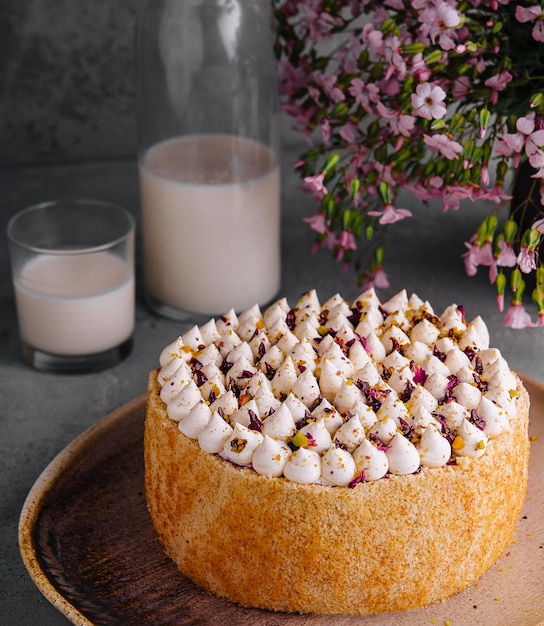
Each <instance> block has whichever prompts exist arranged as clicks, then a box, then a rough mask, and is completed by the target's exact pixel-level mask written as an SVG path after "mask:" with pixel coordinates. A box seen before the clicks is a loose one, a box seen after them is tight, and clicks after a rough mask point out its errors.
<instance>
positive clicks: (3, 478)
mask: <svg viewBox="0 0 544 626" xmlns="http://www.w3.org/2000/svg"><path fill="white" fill-rule="evenodd" d="M263 1H265V0H263ZM138 5H139V0H0V623H1V624H2V625H4V624H5V625H7V626H27V625H28V626H31V625H32V626H38V625H40V626H41V625H43V626H52V625H53V624H55V625H57V624H58V625H59V626H61V625H64V624H66V623H67V621H66V619H65V618H64V617H63V616H62V615H61V614H60V613H59V612H58V611H57V610H56V609H55V608H53V606H51V605H50V604H49V602H48V601H47V600H46V599H45V598H44V597H43V596H42V595H41V594H40V592H39V591H38V590H37V588H36V587H35V585H34V584H33V582H32V581H31V579H30V577H29V576H28V574H27V572H26V570H25V569H24V567H23V563H22V561H21V558H20V556H19V550H18V543H17V524H18V519H19V515H20V512H21V509H22V507H23V504H24V501H25V498H26V496H27V494H28V492H29V490H30V489H31V487H32V485H33V484H34V483H35V481H36V479H37V478H38V476H39V475H40V473H41V472H42V470H43V469H44V468H45V467H46V466H47V465H48V463H49V462H50V461H51V460H52V459H53V458H54V457H55V455H56V454H57V453H59V452H60V451H61V450H62V449H63V448H64V447H65V446H67V445H68V444H69V443H70V442H71V441H73V439H74V438H75V437H77V436H78V435H79V434H80V433H82V432H83V431H84V430H85V429H87V428H89V427H90V426H91V425H92V424H94V423H96V422H97V421H98V420H99V419H101V418H102V417H103V416H105V415H106V414H108V413H109V412H111V411H113V410H114V409H116V408H117V407H118V406H120V405H122V404H123V403H125V402H127V401H129V400H130V399H132V398H134V397H135V396H137V395H139V394H141V393H143V392H144V391H145V384H146V379H147V373H148V371H149V370H150V369H152V368H154V367H156V366H157V358H158V354H159V351H160V349H162V347H163V346H164V345H166V344H167V343H168V342H170V341H171V340H172V339H173V338H174V337H176V336H177V335H178V334H181V333H182V332H184V330H186V328H184V327H183V326H182V325H180V324H177V323H174V322H171V321H168V320H164V319H160V318H158V317H157V316H155V315H153V314H152V313H151V312H150V311H149V310H148V309H147V308H146V307H145V305H144V304H143V302H142V298H141V293H140V292H139V291H138V299H137V309H136V332H135V346H134V350H133V353H132V354H131V355H130V356H129V357H128V358H127V359H126V360H125V361H124V362H123V363H121V364H119V365H117V366H116V367H113V368H111V369H110V370H107V371H106V372H103V373H100V374H90V375H82V376H78V377H68V376H59V375H54V374H44V373H39V372H36V371H34V370H32V369H30V368H29V367H28V366H27V365H26V364H25V363H23V361H22V359H21V356H20V344H19V339H18V329H17V321H16V315H15V307H14V299H13V290H12V286H11V282H10V274H9V264H8V258H7V246H6V241H5V237H4V230H5V227H6V224H7V221H8V219H9V218H10V217H11V216H12V215H13V214H14V213H15V212H16V211H17V210H18V209H20V208H22V207H24V206H27V205H29V204H31V203H34V202H38V201H43V200H47V199H50V198H54V197H59V196H70V195H78V196H94V197H98V198H103V199H106V200H112V201H116V202H119V203H121V204H123V205H124V206H126V207H127V208H129V210H131V211H132V212H133V214H134V215H135V217H136V219H137V220H138V215H139V194H138V178H137V168H136V162H135V151H136V124H135V103H134V65H133V33H134V22H135V15H136V10H137V7H138ZM289 126H290V124H289V122H287V121H285V124H284V127H283V130H284V132H283V137H282V138H283V148H284V156H283V160H282V175H283V187H282V205H283V220H282V229H283V230H282V233H283V234H282V237H283V272H282V289H281V292H282V295H285V296H286V297H287V298H288V299H289V301H290V302H292V303H294V302H296V299H297V298H298V296H299V295H300V294H301V293H302V292H304V291H306V290H308V289H311V288H314V287H315V288H316V289H317V291H318V293H319V295H320V297H321V298H322V300H323V299H326V298H327V297H330V296H331V295H333V294H334V293H336V292H340V293H342V294H343V295H344V296H345V297H346V298H348V299H352V298H353V297H355V296H356V295H357V293H358V291H359V289H358V287H357V285H356V283H355V280H354V276H353V274H350V273H346V272H344V271H343V270H342V267H341V266H340V265H338V264H335V263H334V262H333V261H332V260H331V257H330V255H329V254H328V253H326V252H323V253H320V254H318V255H317V256H312V255H311V254H310V248H311V245H312V239H313V238H312V236H311V233H310V232H309V229H308V228H307V227H306V226H305V225H303V224H302V222H301V219H300V218H301V217H302V216H303V215H310V214H311V213H312V212H313V211H314V210H315V205H314V203H313V202H312V201H311V199H310V198H309V196H308V195H303V194H301V193H300V191H299V190H300V184H299V181H298V178H297V177H296V176H295V175H294V174H293V173H292V164H293V163H294V162H295V161H296V159H297V157H298V153H297V149H298V148H297V147H298V146H299V143H300V141H299V138H298V137H297V136H295V135H294V134H293V133H291V132H290V131H289ZM401 206H406V207H408V208H410V209H412V210H413V211H414V217H413V218H411V219H410V220H407V221H406V223H403V224H401V225H399V227H398V228H396V227H395V228H394V229H393V230H392V233H393V236H392V237H391V241H390V245H389V246H388V254H389V261H390V266H389V270H390V278H391V287H390V288H389V289H388V290H385V291H384V292H382V293H380V297H381V298H382V299H384V300H385V299H387V298H388V297H390V296H391V295H393V294H394V293H396V292H397V291H399V290H400V289H402V288H406V289H407V290H408V292H412V291H414V292H416V293H418V295H419V296H420V297H422V298H423V299H428V300H429V301H430V302H431V303H432V304H433V306H434V307H435V309H436V310H437V311H441V310H442V309H443V308H444V307H445V306H447V305H448V304H450V303H451V302H456V303H458V304H462V305H464V306H465V308H466V310H467V314H468V316H469V318H472V317H474V316H475V315H476V314H481V315H482V316H483V317H484V319H485V320H486V321H487V323H488V326H489V329H490V333H491V336H492V337H493V345H495V346H497V347H498V348H500V349H501V351H502V352H503V354H504V355H505V357H506V358H507V359H508V361H509V363H510V364H511V366H512V367H514V368H516V369H518V370H519V371H521V372H524V373H526V374H529V375H530V376H532V377H534V378H536V379H538V380H540V381H544V359H543V358H542V354H543V344H544V333H543V331H542V329H525V330H523V331H515V330H512V329H507V328H504V327H503V326H502V315H501V314H500V313H499V312H498V311H497V310H496V307H495V303H494V296H493V289H492V287H491V286H490V285H489V283H488V281H487V276H486V272H485V271H480V272H479V274H478V275H477V276H476V277H475V278H472V279H469V278H467V277H466V275H465V273H464V269H463V264H462V261H461V259H460V256H461V254H462V253H463V252H464V246H463V241H465V240H467V239H468V238H469V237H470V235H471V234H472V232H474V229H475V228H476V226H477V225H478V223H479V221H480V219H481V217H482V215H483V214H485V211H486V207H485V206H481V205H480V206H475V207H471V208H468V207H467V208H463V209H462V210H460V211H458V212H449V213H447V214H443V213H442V212H441V210H440V209H439V208H436V207H434V209H433V207H431V208H422V207H420V206H417V203H415V202H414V201H413V199H411V200H410V204H407V203H401ZM137 263H138V267H137V281H138V284H139V276H140V269H141V268H140V267H139V266H140V263H141V260H140V258H139V257H138V260H137ZM535 445H540V443H539V442H537V443H536V444H535ZM540 450H541V447H540ZM543 539H544V537H543ZM447 610H448V605H447V604H445V605H443V606H436V607H431V608H430V609H429V612H428V618H429V619H428V620H426V623H432V620H433V619H438V617H440V616H441V615H443V614H444V612H445V614H446V615H447V617H448V618H451V619H452V622H453V623H455V624H456V626H460V623H459V624H458V622H457V621H455V620H454V617H455V616H451V615H449V614H448V613H447ZM541 610H542V607H541V606H539V607H535V606H531V607H527V611H528V612H527V622H526V623H527V624H528V625H529V624H530V626H533V625H534V624H535V623H536V622H537V621H539V620H540V619H541V618H542V613H541ZM537 613H538V615H537ZM537 617H538V618H539V619H537ZM475 619H476V620H477V623H479V624H489V623H490V622H489V621H488V620H487V619H486V616H485V615H481V614H480V613H478V615H477V617H476V618H475ZM439 621H440V623H444V619H443V618H442V617H440V620H439ZM364 623H365V624H369V623H372V624H377V625H382V626H383V624H387V623H392V622H390V621H389V620H388V619H386V618H384V619H383V620H382V619H381V618H376V619H375V620H374V619H371V620H365V622H364ZM472 623H475V622H472ZM503 623H504V625H505V626H506V624H508V626H510V624H511V622H508V615H507V611H505V614H504V620H503V622H501V624H503ZM497 625H498V622H496V621H493V626H497Z"/></svg>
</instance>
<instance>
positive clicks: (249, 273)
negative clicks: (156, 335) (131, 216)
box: [136, 0, 281, 320]
mask: <svg viewBox="0 0 544 626" xmlns="http://www.w3.org/2000/svg"><path fill="white" fill-rule="evenodd" d="M272 24H273V22H272V13H271V5H270V3H268V2H262V0H144V2H143V3H142V8H141V13H140V15H139V17H138V23H137V31H136V44H137V45H136V48H137V66H138V80H137V95H138V98H137V102H138V129H139V173H140V189H141V211H142V240H143V274H144V292H145V297H146V301H147V303H148V304H149V306H150V307H151V308H152V309H153V310H154V311H155V312H157V313H159V314H161V315H165V316H167V317H170V318H173V319H180V320H192V319H198V316H199V315H205V316H207V317H209V316H211V315H221V314H223V313H226V312H227V311H229V310H230V309H232V308H233V309H235V310H236V311H241V310H244V309H245V308H247V307H249V306H251V305H253V304H255V303H257V304H259V305H265V304H267V303H268V302H270V301H271V300H272V299H273V298H274V297H275V296H276V294H277V293H278V291H279V288H280V278H281V276H280V269H281V264H280V168H279V159H278V149H279V107H278V93H279V92H278V82H277V76H276V69H277V68H276V62H275V58H274V53H273V30H272Z"/></svg>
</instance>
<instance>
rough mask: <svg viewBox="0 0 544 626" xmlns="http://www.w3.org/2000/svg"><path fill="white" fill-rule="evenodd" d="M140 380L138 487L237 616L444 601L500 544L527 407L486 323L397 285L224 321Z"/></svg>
mask: <svg viewBox="0 0 544 626" xmlns="http://www.w3.org/2000/svg"><path fill="white" fill-rule="evenodd" d="M159 365H160V367H158V368H157V369H156V370H154V371H152V372H151V373H150V377H149V385H148V401H147V414H146V427H145V439H144V449H145V485H146V498H147V504H148V508H149V511H150V514H151V518H152V520H153V524H154V526H155V528H156V530H157V532H158V535H159V539H160V541H161V543H162V544H163V546H164V548H165V550H166V552H167V554H168V555H169V556H170V557H171V558H172V559H173V560H174V561H175V562H176V563H177V565H178V567H179V569H180V570H181V572H182V573H183V574H185V575H186V576H187V577H189V578H190V579H191V580H193V581H194V582H195V583H196V584H198V585H200V586H201V587H203V588H204V589H206V590H208V591H209V592H211V593H213V594H216V595H217V596H220V597H223V598H226V599H229V600H231V601H233V602H236V603H239V604H241V605H243V606H246V607H258V608H264V609H269V610H274V611H287V612H299V613H344V614H354V615H362V614H371V613H381V612H385V611H400V610H405V609H410V608H416V607H421V606H425V605H428V604H430V603H433V602H436V601H440V600H445V599H447V598H448V597H450V596H452V595H453V594H455V593H457V592H459V591H461V590H462V589H464V588H466V587H467V586H469V585H470V584H472V583H474V582H475V581H476V580H478V579H479V578H480V577H481V576H482V574H483V573H484V572H485V571H486V570H487V569H488V568H489V567H490V566H491V565H493V564H494V563H495V562H496V561H497V560H498V559H499V558H500V556H501V555H502V553H503V552H504V550H505V548H506V547H507V546H508V545H509V543H511V541H512V538H513V534H514V531H515V528H516V525H517V521H518V517H519V515H520V512H521V508H522V505H523V501H524V497H525V492H526V486H527V476H528V460H529V441H528V436H527V430H528V419H529V398H528V394H527V392H526V390H525V389H524V387H523V385H522V383H521V381H520V380H519V378H518V377H517V376H516V375H515V374H514V373H513V372H512V371H511V370H510V368H509V366H508V364H507V362H506V360H505V359H504V357H503V356H502V355H501V353H500V352H499V350H497V349H495V348H491V347H490V346H489V333H488V331H487V328H486V325H485V323H484V322H483V320H482V319H481V318H480V317H476V318H474V319H473V320H472V321H470V322H468V321H467V320H466V319H465V312H464V310H463V307H461V306H457V305H455V304H452V305H451V306H449V307H447V308H446V309H445V310H444V311H443V312H442V313H441V314H440V315H437V314H435V313H434V311H433V309H432V307H431V305H430V304H429V303H428V302H424V301H422V300H421V299H420V298H419V297H417V296H416V295H411V296H410V297H408V295H407V293H406V292H405V291H402V292H400V293H398V294H397V295H395V296H394V297H393V298H391V299H390V300H388V301H386V302H380V301H379V299H378V297H377V295H376V293H375V292H374V291H373V290H369V291H366V292H364V293H363V294H361V295H360V296H359V297H358V298H356V299H355V301H353V302H352V303H348V302H347V301H346V300H345V299H344V298H342V297H341V296H340V295H338V294H336V295H335V296H333V297H332V298H329V299H328V300H327V301H326V302H323V303H320V301H319V299H318V295H317V293H316V292H315V291H309V292H307V293H305V294H303V295H302V296H301V297H300V299H299V300H298V302H297V303H296V305H295V306H294V307H291V306H290V305H289V304H288V302H287V300H286V299H285V298H283V299H281V300H278V301H277V302H275V303H274V304H273V305H271V306H270V307H268V308H267V309H266V310H264V311H261V310H260V308H259V307H258V306H253V307H251V308H250V309H248V310H246V311H244V312H243V313H241V314H239V315H237V314H236V313H235V312H234V311H229V312H228V313H226V314H225V315H224V316H222V317H221V318H218V319H212V320H210V321H209V322H207V323H206V324H204V325H201V326H200V327H199V326H194V327H193V328H191V329H190V330H188V331H187V332H186V333H185V334H183V335H182V336H180V337H178V338H176V339H175V340H174V341H173V342H172V343H171V344H170V345H168V346H166V347H165V348H164V350H162V352H161V354H160V357H159Z"/></svg>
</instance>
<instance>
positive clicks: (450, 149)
mask: <svg viewBox="0 0 544 626" xmlns="http://www.w3.org/2000/svg"><path fill="white" fill-rule="evenodd" d="M423 141H424V142H425V144H426V145H427V146H429V148H431V150H434V151H436V152H440V154H442V155H443V156H445V157H446V159H450V160H452V159H456V158H457V156H458V155H459V154H461V153H462V152H463V146H462V145H461V144H460V143H458V142H457V141H453V139H450V138H449V137H448V136H447V135H441V134H435V135H423Z"/></svg>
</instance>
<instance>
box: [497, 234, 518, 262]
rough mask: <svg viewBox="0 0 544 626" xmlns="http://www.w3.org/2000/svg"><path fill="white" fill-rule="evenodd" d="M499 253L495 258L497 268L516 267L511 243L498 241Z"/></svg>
mask: <svg viewBox="0 0 544 626" xmlns="http://www.w3.org/2000/svg"><path fill="white" fill-rule="evenodd" d="M499 249H500V253H499V256H498V257H497V265H498V266H499V267H515V266H516V253H515V252H514V249H513V247H512V244H511V243H506V241H504V240H502V241H499Z"/></svg>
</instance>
